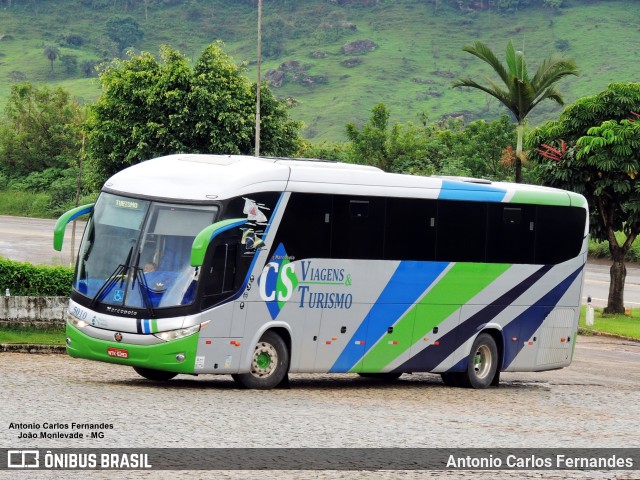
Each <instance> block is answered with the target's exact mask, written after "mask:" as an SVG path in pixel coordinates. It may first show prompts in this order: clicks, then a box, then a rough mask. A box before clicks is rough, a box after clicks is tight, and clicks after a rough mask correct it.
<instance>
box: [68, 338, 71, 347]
mask: <svg viewBox="0 0 640 480" xmlns="http://www.w3.org/2000/svg"><path fill="white" fill-rule="evenodd" d="M67 346H68V347H70V346H71V339H70V338H69V337H67Z"/></svg>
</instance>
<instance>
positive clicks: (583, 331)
mask: <svg viewBox="0 0 640 480" xmlns="http://www.w3.org/2000/svg"><path fill="white" fill-rule="evenodd" d="M578 335H584V336H585V337H609V338H617V339H619V340H625V341H627V342H635V343H639V342H640V340H638V339H637V338H632V337H625V336H624V335H617V334H615V333H607V332H599V331H598V330H589V329H588V328H584V327H580V328H578Z"/></svg>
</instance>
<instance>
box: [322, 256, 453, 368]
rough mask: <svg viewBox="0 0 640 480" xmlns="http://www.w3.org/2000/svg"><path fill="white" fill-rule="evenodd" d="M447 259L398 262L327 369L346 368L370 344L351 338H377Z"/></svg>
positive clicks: (398, 316)
mask: <svg viewBox="0 0 640 480" xmlns="http://www.w3.org/2000/svg"><path fill="white" fill-rule="evenodd" d="M448 265H449V263H448V262H416V261H406V262H400V264H399V265H398V268H397V269H396V271H395V272H394V274H393V276H392V277H391V279H390V280H389V282H388V283H387V285H386V287H385V288H384V290H383V291H382V293H381V294H380V296H379V297H378V300H377V301H376V303H375V304H374V305H373V306H372V307H371V310H370V311H369V313H368V314H367V316H366V317H365V319H364V320H363V321H362V323H361V324H360V326H359V327H358V329H357V330H356V331H355V333H354V334H353V335H352V337H351V339H350V340H349V342H348V344H347V346H346V347H345V349H344V350H343V351H342V353H341V354H340V356H339V357H338V359H337V360H336V362H335V363H334V364H333V366H332V367H331V369H330V370H329V371H330V372H348V371H349V370H351V369H352V368H353V366H354V365H355V364H356V363H358V362H359V361H360V359H361V358H362V356H363V355H364V354H365V353H366V352H367V351H368V350H369V349H370V348H371V347H373V344H365V345H355V343H354V341H355V339H365V338H379V337H381V336H382V335H384V334H385V333H386V331H387V328H388V327H389V325H392V324H394V323H395V322H396V321H397V320H398V319H399V318H400V316H401V315H403V314H404V313H405V312H406V311H407V309H408V308H409V307H411V306H412V305H413V304H414V303H415V302H416V301H417V300H418V298H419V297H420V296H421V295H422V294H423V293H424V291H425V290H426V289H427V288H428V287H429V285H431V284H432V283H433V282H434V280H435V279H436V278H438V276H439V275H440V274H441V273H442V272H443V271H444V270H445V268H447V266H448Z"/></svg>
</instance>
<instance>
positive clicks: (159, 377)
mask: <svg viewBox="0 0 640 480" xmlns="http://www.w3.org/2000/svg"><path fill="white" fill-rule="evenodd" d="M133 369H134V370H135V371H136V373H137V374H138V375H140V376H142V377H144V378H146V379H147V380H155V381H156V382H164V381H165V380H171V379H172V378H173V377H175V376H176V375H177V373H176V372H165V371H164V370H153V369H152V368H143V367H133Z"/></svg>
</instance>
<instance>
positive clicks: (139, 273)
mask: <svg viewBox="0 0 640 480" xmlns="http://www.w3.org/2000/svg"><path fill="white" fill-rule="evenodd" d="M133 269H134V272H135V273H134V277H133V282H132V284H131V290H132V291H133V289H134V287H135V284H136V279H138V282H139V283H140V286H139V287H138V289H139V290H140V294H141V296H142V299H143V300H144V304H145V307H146V309H147V312H148V313H149V315H148V316H149V317H155V316H156V312H155V311H154V309H153V305H152V304H151V299H150V298H149V285H148V284H147V279H146V278H145V276H144V272H143V270H142V268H140V267H133Z"/></svg>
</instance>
